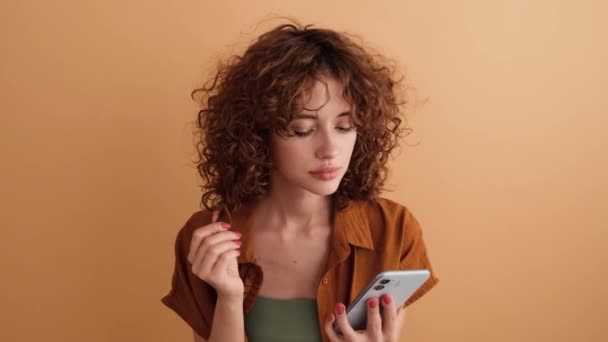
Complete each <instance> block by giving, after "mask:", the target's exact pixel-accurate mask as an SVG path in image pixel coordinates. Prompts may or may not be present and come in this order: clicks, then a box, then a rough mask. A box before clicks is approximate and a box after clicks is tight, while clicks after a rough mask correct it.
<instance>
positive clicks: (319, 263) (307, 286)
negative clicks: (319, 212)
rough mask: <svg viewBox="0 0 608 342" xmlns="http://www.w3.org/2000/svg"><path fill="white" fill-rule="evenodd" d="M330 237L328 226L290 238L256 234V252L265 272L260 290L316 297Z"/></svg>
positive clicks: (278, 295) (283, 295) (285, 295)
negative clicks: (316, 232)
mask: <svg viewBox="0 0 608 342" xmlns="http://www.w3.org/2000/svg"><path fill="white" fill-rule="evenodd" d="M329 237H330V233H329V229H326V230H320V231H319V232H318V234H314V235H312V234H311V235H301V236H297V237H293V238H284V237H280V236H278V235H271V234H261V235H259V236H256V238H255V240H254V241H255V242H254V246H255V247H254V248H255V254H256V258H257V263H258V265H259V266H260V267H261V268H262V270H263V273H264V281H263V283H262V286H261V288H260V293H259V294H260V295H262V296H267V297H274V298H315V297H316V294H317V288H318V285H319V282H320V278H321V276H322V274H321V273H322V272H323V270H324V266H325V263H326V261H327V255H328V251H329Z"/></svg>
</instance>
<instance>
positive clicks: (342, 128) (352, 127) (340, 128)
mask: <svg viewBox="0 0 608 342" xmlns="http://www.w3.org/2000/svg"><path fill="white" fill-rule="evenodd" d="M336 128H337V129H338V130H339V131H342V132H350V131H352V130H353V129H354V128H355V127H354V126H348V127H336Z"/></svg>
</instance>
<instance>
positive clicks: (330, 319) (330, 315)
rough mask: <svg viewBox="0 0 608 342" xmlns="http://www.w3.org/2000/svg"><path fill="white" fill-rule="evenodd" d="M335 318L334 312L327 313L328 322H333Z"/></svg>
mask: <svg viewBox="0 0 608 342" xmlns="http://www.w3.org/2000/svg"><path fill="white" fill-rule="evenodd" d="M333 320H334V314H333V313H331V312H328V313H327V322H331V321H333Z"/></svg>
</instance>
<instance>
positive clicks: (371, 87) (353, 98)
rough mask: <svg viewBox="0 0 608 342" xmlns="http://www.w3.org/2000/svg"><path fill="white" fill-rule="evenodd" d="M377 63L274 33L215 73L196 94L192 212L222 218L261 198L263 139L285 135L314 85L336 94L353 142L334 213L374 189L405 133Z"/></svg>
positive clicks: (341, 39) (336, 36) (267, 161)
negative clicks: (197, 185)
mask: <svg viewBox="0 0 608 342" xmlns="http://www.w3.org/2000/svg"><path fill="white" fill-rule="evenodd" d="M385 60H386V59H384V58H383V57H382V56H380V55H379V54H371V53H370V52H368V51H366V50H365V49H364V48H363V47H362V46H361V45H360V44H356V43H355V42H354V41H353V39H351V38H350V37H349V35H348V34H346V33H338V32H336V31H333V30H329V29H321V28H311V25H307V26H304V27H303V26H302V25H300V24H299V23H297V22H295V23H290V24H282V25H280V26H278V27H276V28H274V29H272V30H270V31H268V32H266V33H264V34H262V35H261V36H259V37H258V39H257V40H256V41H255V42H254V43H253V44H251V45H250V46H249V47H248V48H247V49H246V51H245V52H244V54H243V55H242V56H233V57H232V58H230V59H228V60H227V61H224V62H223V63H221V64H220V66H219V67H218V70H217V72H216V73H215V76H214V77H212V78H211V79H210V80H209V81H207V82H206V83H205V84H204V85H203V86H202V87H201V88H198V89H195V90H194V91H193V92H192V94H191V95H192V97H193V98H194V95H195V94H196V93H199V92H200V93H202V95H203V96H202V97H201V99H200V102H201V104H202V109H201V110H200V111H199V112H198V118H197V133H198V135H197V139H198V140H197V143H196V147H197V151H198V160H197V161H196V165H197V169H198V172H199V174H200V176H201V177H202V179H203V180H204V184H203V185H202V186H201V189H202V192H203V195H202V199H201V205H202V206H204V207H205V208H206V209H208V210H214V209H216V208H224V209H226V210H228V213H230V211H232V210H235V209H238V208H239V207H240V206H241V205H242V204H244V203H248V202H250V201H254V200H256V199H258V198H259V196H261V195H264V194H265V193H267V192H268V190H269V189H270V174H271V170H272V167H273V162H272V160H271V157H270V156H271V154H270V146H269V144H270V136H271V134H272V133H277V134H280V135H283V136H284V135H290V132H289V131H288V130H287V125H288V123H289V122H290V121H291V120H292V117H293V115H294V114H296V113H298V112H299V111H300V110H301V109H302V107H303V99H304V98H305V96H306V95H307V94H308V93H309V91H310V90H311V88H312V85H313V84H314V81H315V80H316V79H318V78H319V77H321V76H325V77H333V78H334V79H336V80H338V81H340V82H341V83H342V85H344V88H343V89H344V90H343V94H342V95H343V97H344V98H345V99H346V100H347V101H348V102H349V103H350V104H351V106H352V108H351V113H352V114H351V115H352V121H353V124H354V126H355V128H356V131H357V140H356V143H355V147H354V151H353V154H352V157H351V161H350V164H349V168H348V170H347V171H346V174H345V175H344V178H343V179H342V181H341V183H340V185H339V187H338V189H337V191H336V192H335V193H334V194H333V195H332V196H333V197H334V198H333V199H334V205H335V206H336V208H337V209H338V210H340V209H343V208H345V207H346V206H347V205H348V202H349V201H350V200H353V199H372V198H374V197H376V196H377V195H378V194H379V192H380V191H381V190H382V186H383V184H384V182H385V179H386V176H387V173H388V167H387V165H386V164H387V161H388V156H389V155H390V153H391V151H392V150H393V149H394V148H395V147H396V146H397V145H398V140H399V138H400V137H401V136H402V135H403V134H402V133H404V132H409V131H410V129H405V128H401V127H400V126H401V123H402V120H403V119H405V118H403V119H402V116H403V115H402V113H401V111H400V107H401V105H403V104H405V102H406V101H405V100H400V99H401V95H404V92H403V91H400V90H404V89H402V88H401V87H399V85H401V84H402V83H401V82H402V81H403V78H401V79H399V80H397V79H395V77H394V71H392V70H391V69H389V68H388V67H387V66H386V63H382V61H385Z"/></svg>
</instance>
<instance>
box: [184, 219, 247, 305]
mask: <svg viewBox="0 0 608 342" xmlns="http://www.w3.org/2000/svg"><path fill="white" fill-rule="evenodd" d="M218 217H219V211H214V212H213V213H212V219H211V223H210V224H208V225H206V226H203V227H200V228H197V229H196V230H194V232H193V233H192V241H191V242H190V251H189V253H188V261H189V262H190V264H191V265H192V273H194V274H195V275H196V276H197V277H199V278H201V279H202V280H203V281H205V282H206V283H208V284H209V285H211V286H213V288H214V289H215V291H216V292H217V294H218V296H221V297H224V298H242V297H243V295H244V291H245V290H244V285H243V281H242V280H241V278H240V277H239V269H238V263H237V260H236V258H237V256H238V255H239V253H240V252H239V248H240V246H241V242H240V238H241V234H240V233H237V232H232V231H229V230H228V229H229V228H230V224H228V223H224V222H217V219H218Z"/></svg>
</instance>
